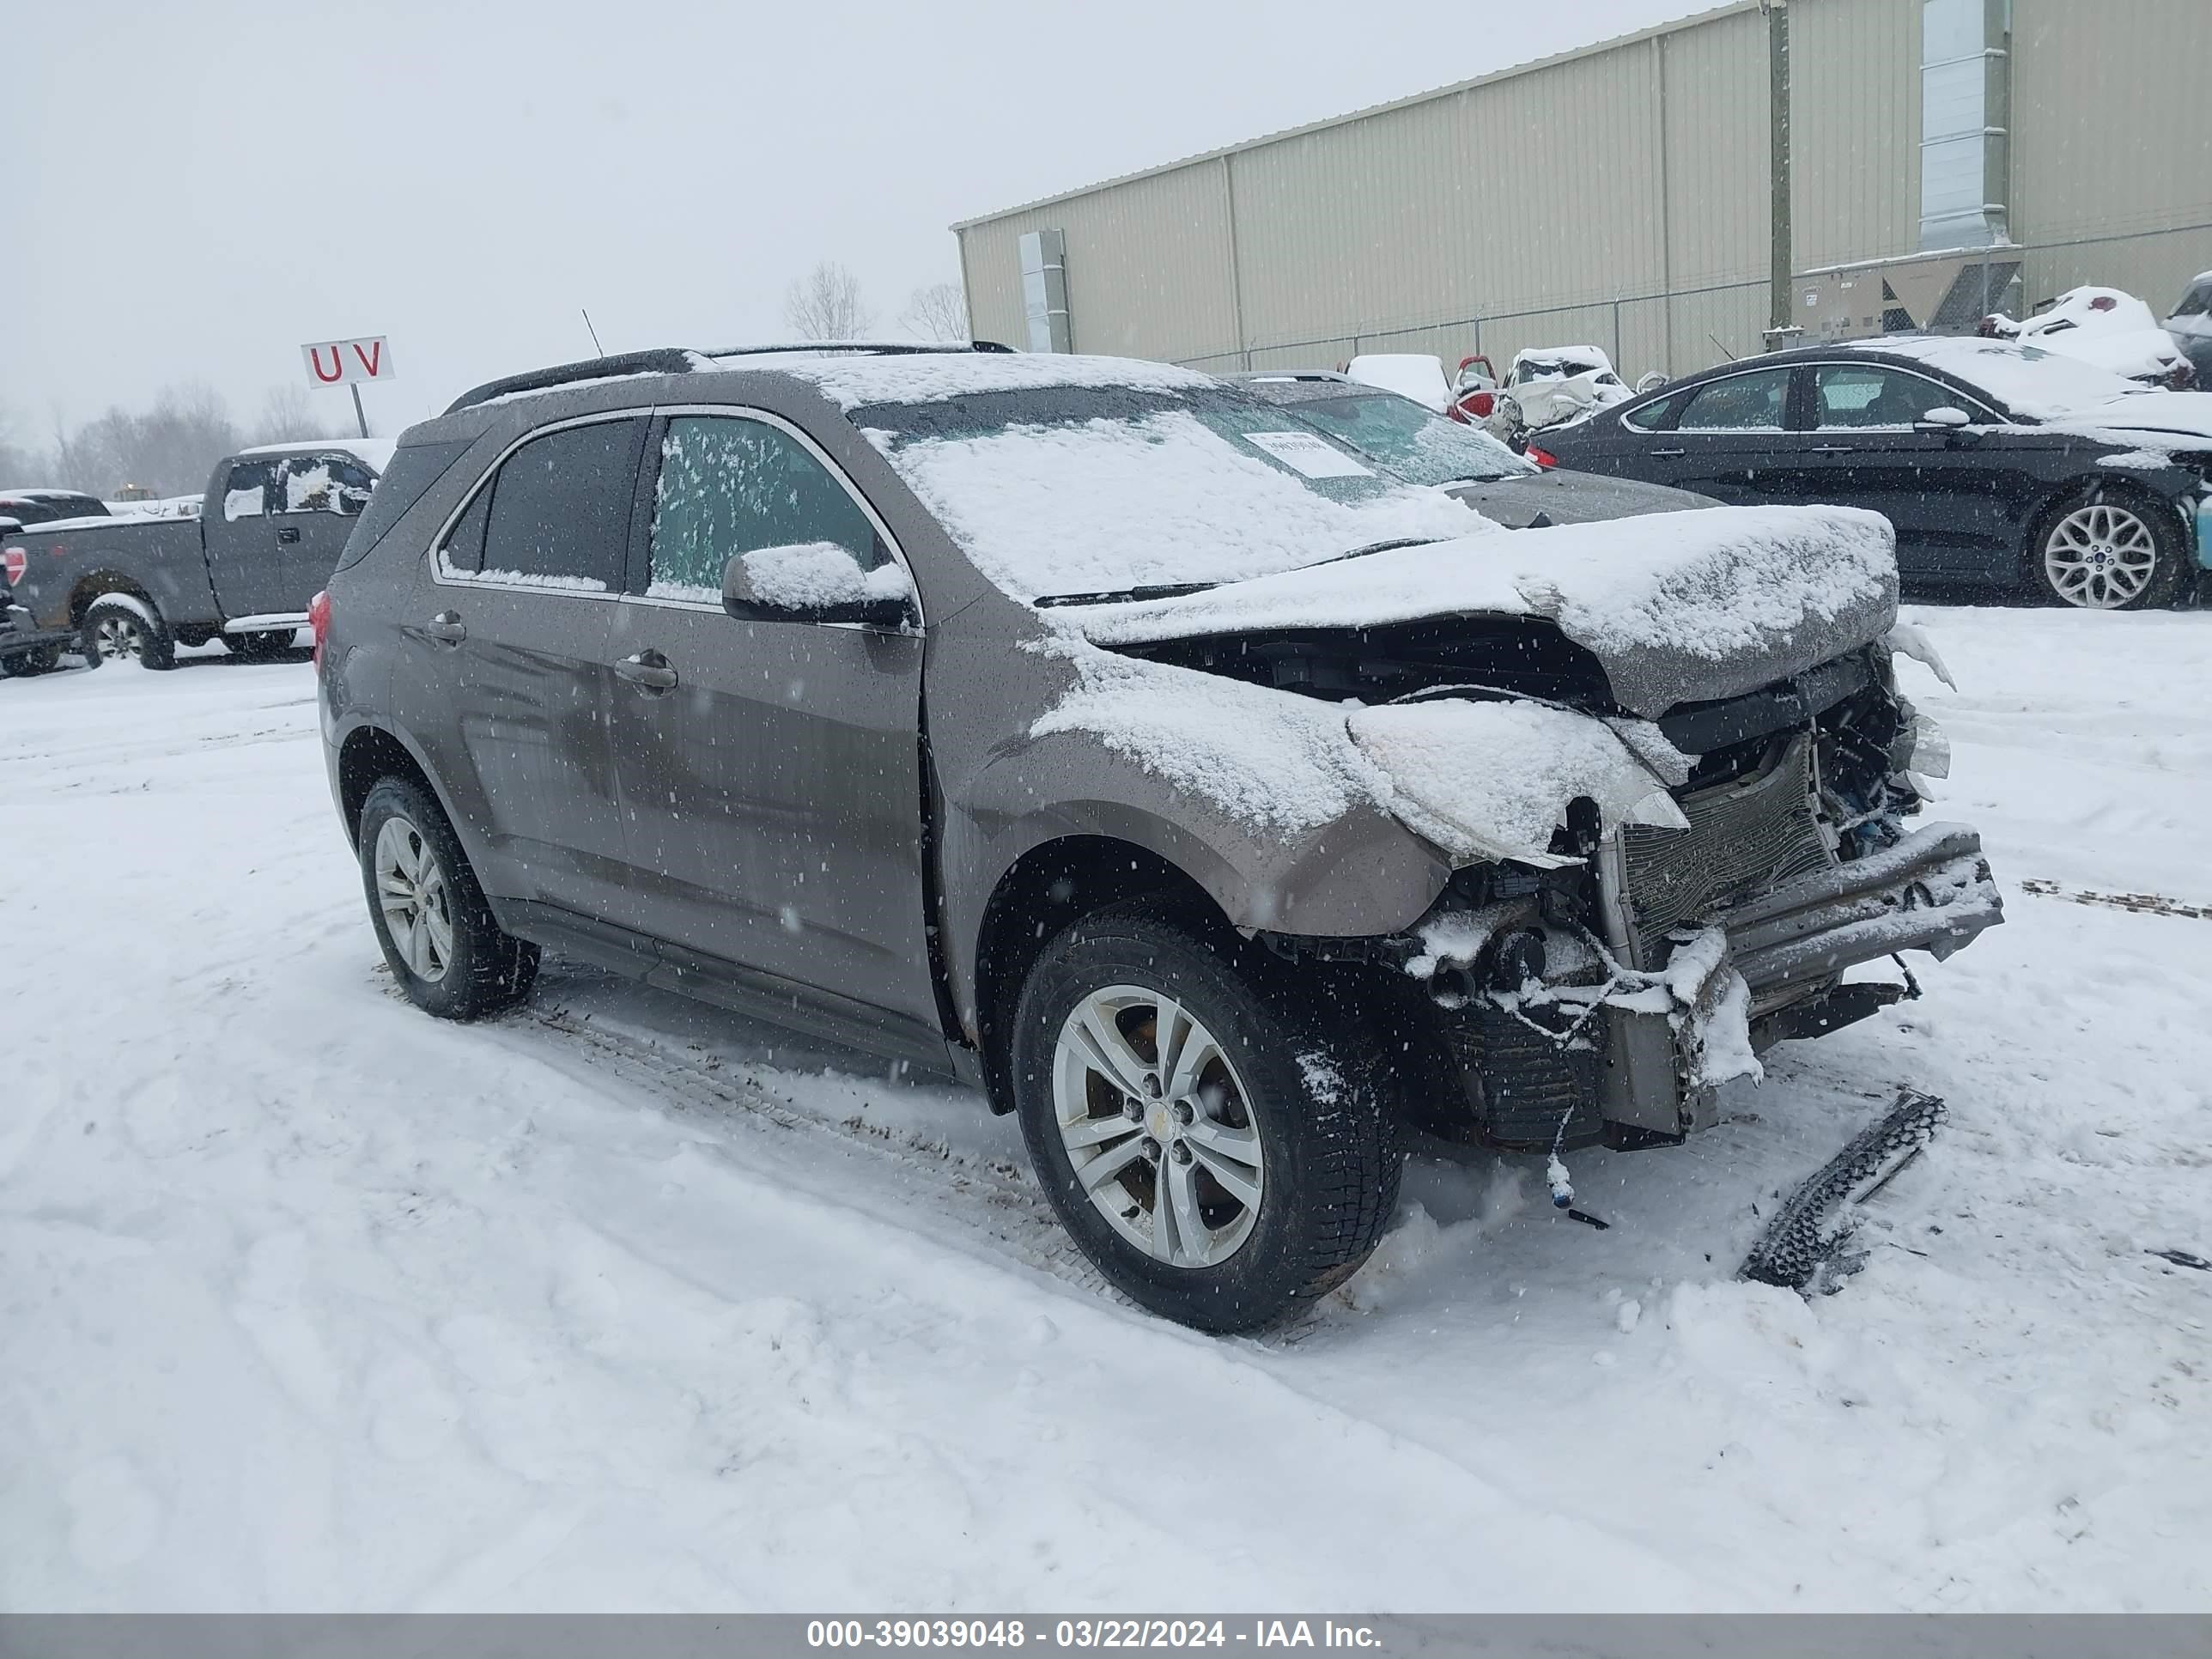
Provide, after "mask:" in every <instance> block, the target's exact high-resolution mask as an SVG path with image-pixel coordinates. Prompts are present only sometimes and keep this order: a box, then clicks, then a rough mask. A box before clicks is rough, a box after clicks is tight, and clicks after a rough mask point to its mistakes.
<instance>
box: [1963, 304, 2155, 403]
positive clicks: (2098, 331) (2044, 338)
mask: <svg viewBox="0 0 2212 1659" xmlns="http://www.w3.org/2000/svg"><path fill="white" fill-rule="evenodd" d="M1981 332H1982V333H1983V334H1984V335H1985V336H1987V337H1990V338H1992V339H1998V340H2011V341H2013V342H2015V343H2017V344H2020V345H2025V346H2040V347H2041V348H2042V349H2044V350H2045V351H2055V352H2057V354H2058V355H2059V356H2062V357H2075V358H2079V359H2080V360H2081V362H2085V363H2094V364H2095V365H2096V366H2097V367H2098V368H2103V369H2109V370H2111V371H2112V373H2113V374H2118V375H2123V376H2124V377H2125V378H2127V379H2128V380H2140V381H2142V383H2143V384H2144V385H2145V386H2162V387H2164V388H2165V389H2166V390H2167V391H2169V392H2185V391H2187V390H2188V389H2189V388H2190V387H2191V386H2194V385H2195V384H2196V380H2197V374H2196V371H2195V369H2194V368H2191V365H2190V362H2189V359H2188V358H2187V357H2186V356H2184V355H2183V354H2182V352H2181V350H2180V349H2179V348H2178V347H2177V346H2176V345H2175V344H2174V343H2173V337H2172V335H2171V334H2169V333H2168V332H2167V331H2166V330H2165V329H2164V328H2163V327H2161V326H2160V324H2159V320H2158V317H2157V315H2156V313H2154V312H2153V311H2152V310H2151V308H2150V307H2148V306H2147V305H2145V304H2144V303H2143V302H2142V301H2141V300H2138V299H2136V296H2135V295H2132V294H2126V293H2123V292H2122V291H2121V290H2120V289H2116V288H2093V287H2083V288H2072V289H2067V290H2066V292H2065V293H2063V294H2062V295H2059V296H2058V297H2057V299H2056V300H2054V301H2051V304H2050V305H2049V306H2048V307H2045V309H2043V310H2041V311H2039V312H2038V313H2036V314H2035V315H2034V316H2033V317H2031V318H2029V319H2027V321H2026V322H2024V323H2016V322H2015V321H2014V320H2013V319H2011V318H2009V317H2008V316H2006V315H2004V314H2003V313H2002V312H1999V313H1994V314H1992V315H1991V316H1989V317H1987V318H1984V319H1983V325H1982V329H1981Z"/></svg>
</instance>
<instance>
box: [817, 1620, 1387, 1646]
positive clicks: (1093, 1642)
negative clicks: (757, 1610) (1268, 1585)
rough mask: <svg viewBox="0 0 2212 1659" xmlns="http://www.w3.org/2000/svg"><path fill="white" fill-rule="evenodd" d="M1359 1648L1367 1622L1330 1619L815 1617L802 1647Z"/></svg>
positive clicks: (1369, 1640) (1371, 1633)
mask: <svg viewBox="0 0 2212 1659" xmlns="http://www.w3.org/2000/svg"><path fill="white" fill-rule="evenodd" d="M1031 1644H1035V1645H1036V1646H1038V1647H1041V1648H1060V1649H1083V1648H1228V1647H1232V1646H1236V1647H1245V1648H1359V1649H1373V1648H1377V1647H1380V1646H1381V1645H1382V1638H1381V1636H1380V1635H1379V1634H1378V1633H1377V1632H1376V1630H1375V1629H1374V1627H1373V1626H1370V1625H1365V1624H1360V1623H1356V1622H1352V1621H1349V1620H1347V1621H1346V1622H1343V1623H1339V1622H1338V1621H1337V1620H1334V1619H1322V1620H1309V1619H1255V1620H1250V1621H1249V1623H1248V1624H1246V1625H1244V1626H1243V1627H1239V1626H1237V1625H1235V1624H1232V1623H1231V1621H1229V1620H1221V1619H1148V1618H1138V1619H1058V1620H1051V1621H1049V1623H1048V1622H1046V1621H1044V1620H1038V1621H1036V1625H1035V1626H1034V1627H1032V1625H1031V1623H1030V1621H1029V1620H1023V1619H816V1620H808V1621H807V1626H806V1645H807V1646H808V1647H810V1648H1021V1647H1028V1646H1030V1645H1031Z"/></svg>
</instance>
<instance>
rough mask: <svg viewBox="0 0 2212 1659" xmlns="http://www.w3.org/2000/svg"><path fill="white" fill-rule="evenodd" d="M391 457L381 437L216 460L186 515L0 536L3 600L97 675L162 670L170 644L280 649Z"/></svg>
mask: <svg viewBox="0 0 2212 1659" xmlns="http://www.w3.org/2000/svg"><path fill="white" fill-rule="evenodd" d="M391 454H392V445H391V444H390V443H389V442H388V441H377V440H373V439H324V440H319V441H315V442H313V443H293V444H270V445H266V446H264V447H259V448H255V449H247V450H242V451H240V453H237V454H235V455H230V456H227V457H225V458H224V459H222V461H220V462H218V463H217V464H216V469H215V472H214V475H213V476H212V477H210V479H209V480H208V490H207V499H206V502H205V505H204V508H203V510H202V512H201V514H200V516H199V517H198V518H197V519H179V518H154V517H140V516H135V515H134V516H131V517H106V516H101V517H82V518H71V519H62V520H52V521H51V522H48V523H45V524H40V525H38V526H33V527H28V528H21V527H19V528H15V529H12V530H9V529H6V528H5V527H4V526H0V573H4V574H5V576H6V578H7V582H8V589H9V592H8V599H9V601H10V602H12V603H13V604H15V605H21V606H22V607H23V608H25V609H27V610H28V611H30V612H31V615H32V617H33V623H34V625H35V626H36V628H37V629H40V631H41V632H43V633H49V634H52V633H59V632H62V631H63V630H66V631H67V632H68V633H69V634H70V635H73V636H74V637H75V638H76V640H77V641H80V646H79V648H80V649H82V651H83V653H84V656H85V660H86V661H87V662H88V663H89V664H91V665H93V666H94V667H97V666H98V665H100V663H102V662H104V661H106V660H108V659H116V658H135V659H137V661H138V662H140V663H141V664H143V665H145V666H146V667H148V668H167V667H168V666H169V665H171V663H173V661H174V660H175V659H176V649H177V647H179V645H187V646H195V645H204V644H206V643H207V642H208V641H210V640H214V639H220V640H222V641H223V642H224V643H225V644H226V645H228V647H230V648H231V649H232V650H234V651H235V652H237V653H240V655H244V656H257V655H266V654H269V653H273V652H276V651H281V650H283V648H284V647H286V646H288V645H289V644H290V643H291V641H292V638H293V635H294V634H295V632H296V631H297V630H298V629H300V628H301V627H303V626H305V625H306V623H307V602H308V600H309V599H313V597H314V595H315V594H316V592H319V590H320V589H321V588H322V586H323V585H324V584H325V582H327V581H328V580H330V575H331V571H332V570H334V569H336V568H337V562H338V555H339V553H340V552H341V551H342V550H343V549H344V547H345V542H346V537H347V535H348V534H349V532H351V531H352V529H353V524H354V520H355V519H356V518H357V517H358V516H359V515H360V513H361V511H362V508H363V507H366V506H367V505H368V497H369V493H370V491H372V490H373V489H374V488H375V487H376V481H377V479H378V477H380V476H381V475H382V473H383V471H384V466H385V464H386V461H387V460H389V459H390V457H391Z"/></svg>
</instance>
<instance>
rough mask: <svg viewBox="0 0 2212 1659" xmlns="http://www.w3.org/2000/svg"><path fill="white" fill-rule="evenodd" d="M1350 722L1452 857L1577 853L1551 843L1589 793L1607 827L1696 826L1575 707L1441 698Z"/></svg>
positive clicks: (1413, 823)
mask: <svg viewBox="0 0 2212 1659" xmlns="http://www.w3.org/2000/svg"><path fill="white" fill-rule="evenodd" d="M1348 725H1349V727H1350V730H1351V733H1352V742H1353V743H1354V744H1356V745H1357V746H1358V749H1359V750H1360V751H1361V752H1362V753H1363V754H1364V755H1365V756H1366V757H1367V758H1368V759H1370V761H1372V762H1374V763H1375V764H1376V766H1377V767H1378V768H1380V769H1382V771H1383V773H1384V774H1385V775H1387V776H1388V777H1389V779H1390V781H1391V783H1392V785H1393V786H1394V789H1395V793H1394V796H1393V798H1392V800H1391V805H1392V807H1393V810H1395V811H1396V813H1397V814H1398V816H1399V817H1400V818H1401V819H1402V820H1403V821H1404V822H1405V823H1406V824H1407V826H1408V827H1409V828H1411V829H1414V830H1416V831H1417V832H1419V834H1421V835H1423V836H1426V837H1427V838H1428V839H1429V840H1430V841H1431V842H1435V843H1436V844H1437V846H1438V847H1440V848H1443V849H1444V851H1445V852H1446V853H1448V854H1450V855H1451V857H1452V859H1453V860H1454V862H1455V863H1465V862H1468V861H1469V860H1474V859H1478V858H1490V859H1518V860H1521V861H1522V862H1523V863H1527V864H1534V865H1558V864H1565V863H1569V862H1571V861H1572V860H1568V859H1564V858H1560V857H1558V856H1555V855H1554V854H1552V853H1551V852H1550V851H1549V850H1548V849H1549V848H1550V845H1551V840H1552V831H1553V829H1556V828H1559V827H1561V826H1563V825H1564V824H1565V819H1566V808H1567V805H1568V803H1569V802H1571V801H1573V800H1575V799H1579V798H1583V797H1587V798H1588V799H1590V800H1592V801H1594V802H1595V803H1596V805H1597V807H1598V811H1600V813H1601V815H1602V816H1603V819H1604V823H1605V827H1606V829H1608V830H1611V829H1613V828H1615V827H1616V826H1618V825H1620V824H1622V823H1649V824H1656V825H1658V826H1659V827H1661V828H1662V829H1688V828H1689V827H1690V826H1689V820H1688V819H1686V818H1685V817H1683V816H1682V809H1681V808H1680V807H1679V806H1677V805H1675V804H1674V797H1673V796H1672V795H1670V794H1668V793H1667V785H1666V783H1665V781H1663V780H1662V778H1661V777H1660V776H1659V775H1657V774H1656V773H1655V772H1654V771H1653V770H1652V769H1651V768H1650V766H1648V765H1647V764H1645V763H1644V761H1643V760H1642V759H1641V758H1640V757H1638V755H1637V754H1636V753H1635V752H1634V751H1632V750H1631V749H1630V748H1629V747H1628V745H1627V744H1626V743H1624V742H1623V741H1622V740H1621V739H1620V737H1618V736H1617V735H1616V734H1615V733H1614V732H1613V730H1612V728H1611V727H1609V726H1607V725H1606V724H1605V723H1604V722H1603V721H1601V720H1593V719H1591V718H1590V717H1589V715H1587V714H1576V713H1575V712H1574V711H1573V710H1571V709H1566V708H1553V707H1551V706H1550V705H1548V704H1546V703H1535V702H1466V701H1462V700H1461V699H1458V698H1449V699H1447V698H1438V699H1436V700H1435V701H1433V702H1414V703H1396V704H1390V705H1386V706H1384V707H1383V708H1361V709H1357V710H1354V711H1353V713H1352V715H1351V716H1350V719H1349V721H1348ZM1653 735H1655V736H1656V735H1657V734H1656V732H1654V734H1653ZM1659 741H1660V742H1661V743H1662V744H1663V743H1664V742H1665V741H1666V740H1665V738H1659ZM1678 758H1679V757H1678ZM1682 766H1683V769H1684V770H1685V771H1686V769H1687V766H1688V762H1687V761H1686V760H1684V761H1682ZM1678 775H1679V774H1678Z"/></svg>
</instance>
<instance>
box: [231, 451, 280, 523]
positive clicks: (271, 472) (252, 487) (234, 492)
mask: <svg viewBox="0 0 2212 1659" xmlns="http://www.w3.org/2000/svg"><path fill="white" fill-rule="evenodd" d="M275 498H276V462H275V461H274V460H273V459H270V460H255V461H240V462H238V463H237V464H236V465H234V466H233V467H232V468H231V469H230V476H229V477H228V478H226V479H224V480H223V484H222V516H223V518H224V519H225V520H227V521H229V522H232V523H235V522H236V521H237V520H240V519H258V518H260V517H261V516H262V515H263V514H264V513H268V512H270V511H271V510H272V509H271V505H270V504H271V502H272V501H274V500H275Z"/></svg>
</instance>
